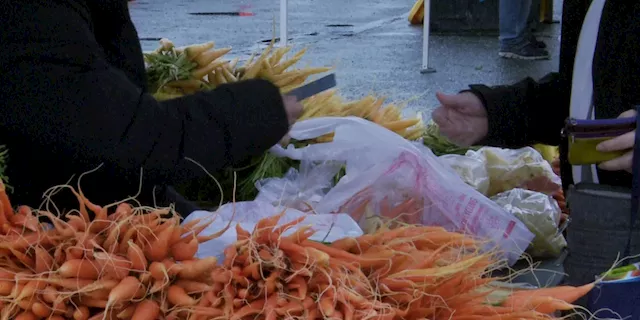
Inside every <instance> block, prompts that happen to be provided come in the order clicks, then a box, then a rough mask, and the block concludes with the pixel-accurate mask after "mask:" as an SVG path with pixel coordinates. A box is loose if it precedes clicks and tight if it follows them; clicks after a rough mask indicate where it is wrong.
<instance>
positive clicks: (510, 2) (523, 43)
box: [498, 0, 549, 60]
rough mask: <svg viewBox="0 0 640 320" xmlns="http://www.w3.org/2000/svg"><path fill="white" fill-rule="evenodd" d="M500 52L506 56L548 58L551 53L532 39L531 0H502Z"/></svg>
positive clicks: (500, 10)
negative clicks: (530, 22) (530, 26)
mask: <svg viewBox="0 0 640 320" xmlns="http://www.w3.org/2000/svg"><path fill="white" fill-rule="evenodd" d="M499 5H500V9H499V15H500V16H499V20H500V38H499V39H500V52H499V53H498V54H499V55H500V56H501V57H504V58H516V59H528V60H534V59H547V58H548V57H549V53H548V52H547V51H546V50H544V49H542V48H539V46H538V45H537V44H536V43H533V42H532V41H531V40H532V39H531V33H530V31H529V29H528V28H529V26H528V22H529V13H530V10H531V0H500V3H499Z"/></svg>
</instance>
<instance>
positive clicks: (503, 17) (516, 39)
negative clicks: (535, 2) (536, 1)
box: [499, 0, 531, 46]
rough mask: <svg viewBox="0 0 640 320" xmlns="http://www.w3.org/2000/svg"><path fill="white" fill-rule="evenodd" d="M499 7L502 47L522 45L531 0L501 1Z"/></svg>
mask: <svg viewBox="0 0 640 320" xmlns="http://www.w3.org/2000/svg"><path fill="white" fill-rule="evenodd" d="M499 5H500V9H499V21H500V45H501V46H514V45H519V44H522V43H523V42H524V41H525V39H524V37H523V36H524V32H525V30H526V25H527V20H528V16H529V9H528V8H530V7H531V0H500V3H499Z"/></svg>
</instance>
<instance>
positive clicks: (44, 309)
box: [31, 301, 51, 318]
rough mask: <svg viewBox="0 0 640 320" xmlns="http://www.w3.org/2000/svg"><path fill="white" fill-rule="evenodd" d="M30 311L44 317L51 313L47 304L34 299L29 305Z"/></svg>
mask: <svg viewBox="0 0 640 320" xmlns="http://www.w3.org/2000/svg"><path fill="white" fill-rule="evenodd" d="M31 312H33V314H34V315H35V316H36V317H38V318H46V317H48V316H50V315H51V309H50V308H49V306H47V305H45V304H44V303H42V302H39V301H36V302H34V303H33V304H32V305H31Z"/></svg>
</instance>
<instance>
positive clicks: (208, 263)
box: [178, 257, 218, 280]
mask: <svg viewBox="0 0 640 320" xmlns="http://www.w3.org/2000/svg"><path fill="white" fill-rule="evenodd" d="M217 263H218V260H217V259H216V258H215V257H207V258H204V259H202V260H196V261H193V262H191V261H190V263H183V267H182V268H181V269H180V270H179V271H178V276H179V277H180V278H182V279H187V280H196V279H198V277H200V276H202V275H203V274H205V273H206V272H210V271H211V270H213V269H214V267H215V266H216V264H217Z"/></svg>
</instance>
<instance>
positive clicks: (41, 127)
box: [0, 0, 302, 209]
mask: <svg viewBox="0 0 640 320" xmlns="http://www.w3.org/2000/svg"><path fill="white" fill-rule="evenodd" d="M0 3H2V10H0V28H1V29H2V30H3V31H2V33H1V35H0V43H2V45H3V50H2V51H1V52H0V70H2V72H0V83H2V89H1V90H0V92H1V95H2V99H0V110H2V111H1V112H2V114H1V115H0V144H4V145H6V146H7V148H8V150H9V162H8V172H7V175H8V177H9V181H10V184H11V185H12V186H13V187H14V190H15V192H14V194H12V200H13V201H14V202H15V203H16V204H27V205H31V206H36V207H37V206H38V205H40V203H41V201H42V196H43V193H44V192H45V191H46V190H47V189H49V188H50V187H53V186H54V185H60V184H65V183H66V182H67V181H69V180H70V178H71V177H72V176H73V175H75V176H76V177H78V175H79V174H82V173H84V172H88V171H91V170H94V169H96V168H97V167H99V166H100V165H101V164H102V167H101V168H100V169H99V170H97V172H95V173H92V174H90V175H87V176H86V177H84V178H83V179H82V182H81V187H82V191H83V192H84V193H85V195H86V196H87V197H88V198H89V199H90V200H92V201H93V202H95V203H97V204H100V205H105V204H109V203H112V202H114V201H119V200H122V199H124V198H126V197H129V196H133V195H135V194H137V193H138V189H139V181H140V173H141V168H143V177H142V179H143V192H142V194H141V196H140V199H141V200H142V201H143V202H147V203H150V202H151V199H152V198H153V195H152V194H151V189H152V187H153V186H154V185H171V184H175V183H179V182H182V181H187V180H189V179H193V178H196V177H198V176H203V175H205V173H204V171H203V170H201V169H200V168H198V167H197V166H196V165H194V164H192V163H191V162H189V161H187V160H185V158H190V159H193V160H195V161H196V162H198V163H199V164H201V165H202V166H204V167H205V168H207V169H208V170H209V171H216V170H219V169H222V168H224V167H227V166H230V165H233V164H236V163H239V162H242V161H244V160H245V159H248V158H249V157H250V156H252V155H259V154H261V153H263V152H265V151H266V150H267V149H268V148H269V147H271V146H272V145H274V144H276V143H278V141H279V140H280V139H281V138H283V136H285V135H286V134H287V132H288V130H289V125H290V123H292V122H293V121H295V119H296V118H297V117H298V116H299V114H300V113H301V108H302V107H301V106H300V104H299V103H298V102H297V101H296V100H295V99H291V98H284V99H283V97H282V96H281V94H280V92H279V89H278V88H277V87H275V86H274V85H273V84H271V83H269V82H267V81H263V80H252V81H245V82H240V83H237V84H232V85H225V86H221V87H219V88H217V89H216V90H213V91H210V92H202V93H197V94H194V95H190V96H186V97H183V98H179V99H174V100H169V101H164V102H158V101H156V100H155V99H154V98H153V97H152V96H151V95H150V94H149V93H148V92H147V88H146V86H147V84H146V76H145V67H144V61H143V54H142V50H141V47H140V42H139V38H138V35H137V32H136V29H135V28H134V25H133V23H132V21H131V19H130V16H129V11H128V7H127V5H128V4H127V3H128V2H127V1H126V0H101V1H88V0H51V1H17V0H1V1H0ZM62 202H64V200H62ZM60 206H62V204H60ZM64 206H67V208H66V209H72V208H77V202H76V203H75V204H73V203H65V204H64Z"/></svg>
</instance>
